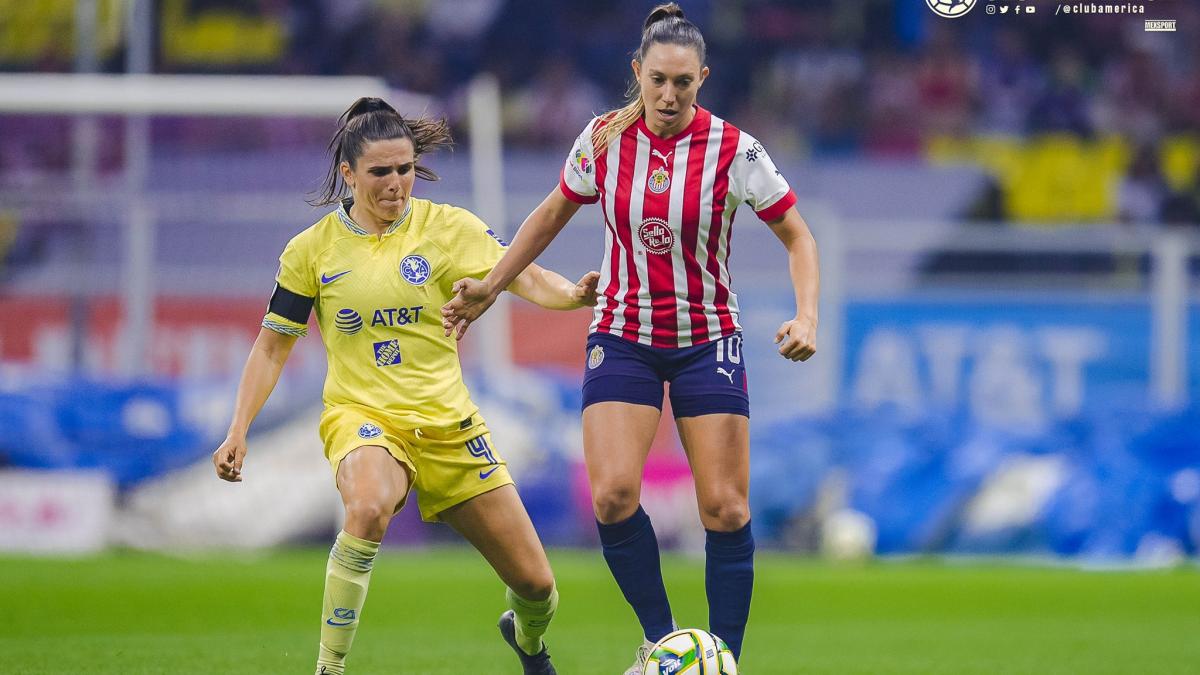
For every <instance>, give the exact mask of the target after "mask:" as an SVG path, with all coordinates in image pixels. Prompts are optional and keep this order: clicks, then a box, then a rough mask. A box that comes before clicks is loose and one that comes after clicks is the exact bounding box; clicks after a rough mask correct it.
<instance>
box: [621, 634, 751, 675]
mask: <svg viewBox="0 0 1200 675" xmlns="http://www.w3.org/2000/svg"><path fill="white" fill-rule="evenodd" d="M737 671H738V669H737V663H736V662H735V661H734V660H733V652H731V651H729V646H728V645H726V644H725V641H724V640H722V639H721V638H719V637H717V636H716V635H713V634H712V633H709V632H708V631H704V630H700V629H699V628H681V629H679V630H677V631H675V632H674V633H670V634H668V635H667V636H666V637H664V638H663V639H661V640H659V641H658V642H656V643H655V644H654V648H653V649H651V650H650V658H648V659H646V667H645V668H644V669H643V671H642V672H643V675H701V673H703V675H737Z"/></svg>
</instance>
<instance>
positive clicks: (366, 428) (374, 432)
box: [358, 422, 383, 438]
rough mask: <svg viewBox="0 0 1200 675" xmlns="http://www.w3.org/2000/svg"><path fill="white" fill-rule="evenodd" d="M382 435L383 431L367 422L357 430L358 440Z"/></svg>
mask: <svg viewBox="0 0 1200 675" xmlns="http://www.w3.org/2000/svg"><path fill="white" fill-rule="evenodd" d="M382 435H383V429H380V428H379V427H378V426H376V425H374V424H371V423H370V422H367V423H366V424H363V425H362V426H361V427H359V428H358V436H359V438H378V437H380V436H382Z"/></svg>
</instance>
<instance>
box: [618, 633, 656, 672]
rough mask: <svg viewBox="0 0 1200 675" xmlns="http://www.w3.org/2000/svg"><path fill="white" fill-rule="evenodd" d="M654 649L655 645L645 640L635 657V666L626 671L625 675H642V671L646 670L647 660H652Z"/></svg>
mask: <svg viewBox="0 0 1200 675" xmlns="http://www.w3.org/2000/svg"><path fill="white" fill-rule="evenodd" d="M653 649H654V643H653V642H651V641H649V640H646V639H644V638H643V640H642V644H641V646H639V647H638V648H637V651H636V652H634V656H633V665H632V666H629V669H628V670H626V671H625V675H642V671H643V670H644V669H645V668H646V659H648V658H650V652H651V650H653Z"/></svg>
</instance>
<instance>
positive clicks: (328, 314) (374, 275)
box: [262, 198, 505, 429]
mask: <svg viewBox="0 0 1200 675" xmlns="http://www.w3.org/2000/svg"><path fill="white" fill-rule="evenodd" d="M351 205H352V202H351V201H350V200H345V201H343V202H342V204H341V206H340V207H339V208H338V209H337V210H336V211H333V212H332V213H330V214H329V215H327V216H325V217H324V218H322V219H321V220H319V221H318V222H317V223H316V224H315V225H313V226H312V227H309V228H308V229H306V230H304V231H303V232H301V233H300V234H298V235H296V236H295V237H294V238H293V239H292V240H291V241H290V242H288V245H287V247H286V248H285V249H284V250H283V255H281V256H280V257H279V272H278V274H277V275H276V289H275V293H274V295H273V296H272V299H271V305H270V307H269V309H268V312H267V315H266V316H265V317H264V318H263V321H262V325H263V326H264V327H265V328H269V329H271V330H274V331H276V332H279V333H283V334H285V335H295V336H304V335H305V334H306V333H307V326H308V317H309V313H310V311H311V310H312V309H315V310H316V313H317V326H318V327H319V328H320V331H321V337H322V340H323V341H324V343H325V352H326V355H327V357H328V360H329V370H328V374H327V375H326V377H325V389H324V392H323V400H324V403H325V406H326V407H329V406H334V405H342V404H356V405H361V406H366V407H369V408H372V409H375V410H380V411H383V412H385V413H388V414H390V415H392V416H393V417H394V418H395V419H396V420H397V422H398V423H400V424H406V425H410V426H411V428H414V429H415V428H419V427H426V426H429V427H448V426H451V425H454V424H457V423H459V422H460V421H462V420H463V419H465V418H469V417H470V416H471V415H473V414H474V413H475V412H477V408H476V406H475V405H474V404H473V403H472V402H471V398H470V395H469V394H468V392H467V387H466V385H465V384H463V378H462V370H461V367H460V365H459V359H458V343H457V341H456V340H455V339H454V337H453V336H450V337H447V336H445V335H443V329H442V316H441V311H440V310H441V307H442V305H443V304H445V303H446V302H448V301H449V300H450V299H451V297H453V294H452V293H451V291H450V286H451V284H453V283H454V282H455V281H457V280H459V279H461V278H463V277H475V278H477V279H478V278H482V277H483V276H485V275H486V274H487V273H488V272H489V271H490V270H491V269H492V267H494V266H495V265H496V263H497V262H499V260H500V258H501V256H503V255H504V250H505V244H504V242H502V241H501V240H500V238H499V237H497V236H496V234H495V233H494V232H493V231H492V230H491V229H489V228H488V226H487V225H485V224H484V223H483V222H482V221H481V220H479V218H477V217H476V216H475V215H474V214H472V213H471V212H470V211H467V210H466V209H461V208H458V207H455V206H449V205H446V204H434V203H432V202H430V201H428V200H424V199H413V198H410V199H409V205H408V207H407V208H406V209H405V212H404V214H403V215H401V217H400V219H399V220H397V221H396V222H395V223H393V224H392V225H391V227H389V228H388V229H387V230H386V231H385V232H384V233H383V234H382V235H374V234H370V233H368V232H367V231H365V230H363V229H362V228H361V227H359V226H358V225H357V224H355V223H354V221H353V220H352V219H351V218H350V215H349V211H350V206H351Z"/></svg>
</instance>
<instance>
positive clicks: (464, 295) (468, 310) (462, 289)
mask: <svg viewBox="0 0 1200 675" xmlns="http://www.w3.org/2000/svg"><path fill="white" fill-rule="evenodd" d="M450 290H451V291H452V292H454V297H453V298H451V299H450V302H447V303H446V304H444V305H442V328H443V329H444V330H445V331H446V335H447V336H449V335H450V334H451V333H454V332H455V331H457V335H455V338H454V339H456V340H461V339H462V338H463V336H464V335H466V334H467V327H468V326H470V325H471V322H472V321H474V320H475V319H478V318H479V317H480V316H482V315H483V313H484V312H486V311H487V309H488V307H491V306H492V303H493V302H496V296H495V295H492V293H491V292H489V291H488V287H487V284H485V283H483V282H482V281H480V280H479V279H472V278H470V277H468V278H466V279H459V280H458V281H456V282H454V285H453V286H451V287H450Z"/></svg>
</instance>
